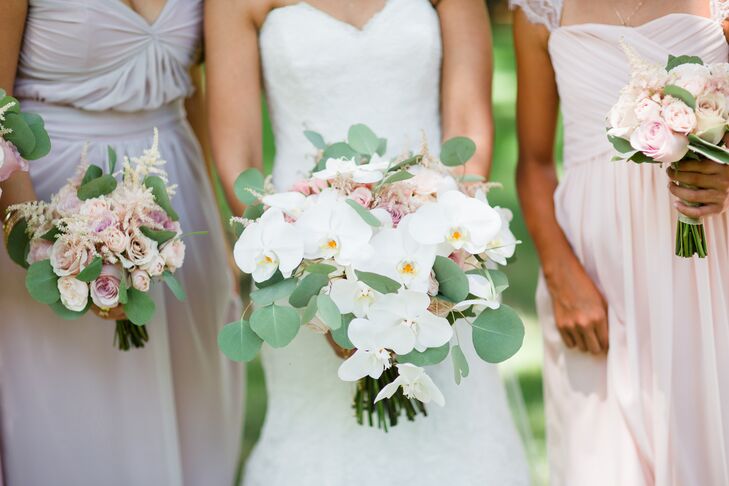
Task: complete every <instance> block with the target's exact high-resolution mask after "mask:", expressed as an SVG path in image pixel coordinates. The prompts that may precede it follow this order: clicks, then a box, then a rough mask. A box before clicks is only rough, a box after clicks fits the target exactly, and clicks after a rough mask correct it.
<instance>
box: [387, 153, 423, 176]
mask: <svg viewBox="0 0 729 486" xmlns="http://www.w3.org/2000/svg"><path fill="white" fill-rule="evenodd" d="M422 160H423V156H422V155H414V156H412V157H409V158H407V159H405V160H403V161H401V162H398V163H397V164H395V165H393V166H392V167H390V168H389V169H388V172H397V171H398V170H401V169H406V168H408V167H410V166H412V165H416V164H419V163H420V162H421V161H422Z"/></svg>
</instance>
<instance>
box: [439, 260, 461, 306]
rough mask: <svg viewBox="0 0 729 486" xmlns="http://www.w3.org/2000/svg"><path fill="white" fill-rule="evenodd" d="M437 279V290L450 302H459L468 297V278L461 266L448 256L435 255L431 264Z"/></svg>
mask: <svg viewBox="0 0 729 486" xmlns="http://www.w3.org/2000/svg"><path fill="white" fill-rule="evenodd" d="M433 271H435V278H436V280H438V287H439V290H438V292H439V293H440V294H441V295H443V296H444V297H445V298H446V299H448V300H450V301H451V302H461V301H463V300H465V299H466V297H468V278H467V277H466V274H465V273H464V272H463V270H462V269H461V267H459V266H458V264H457V263H456V262H454V261H453V260H451V259H450V258H446V257H443V256H440V255H439V256H437V257H435V264H434V265H433Z"/></svg>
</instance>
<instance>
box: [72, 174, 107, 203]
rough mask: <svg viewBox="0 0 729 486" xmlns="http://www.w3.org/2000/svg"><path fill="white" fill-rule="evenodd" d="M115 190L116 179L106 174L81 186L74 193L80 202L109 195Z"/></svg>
mask: <svg viewBox="0 0 729 486" xmlns="http://www.w3.org/2000/svg"><path fill="white" fill-rule="evenodd" d="M114 189H116V179H114V177H113V176H111V175H109V174H106V175H102V176H101V177H97V178H95V179H92V180H90V181H89V182H87V183H85V184H82V185H81V186H80V187H79V188H78V191H77V193H76V195H77V196H78V198H79V199H80V200H82V201H85V200H87V199H92V198H95V197H99V196H105V195H107V194H111V193H112V192H114Z"/></svg>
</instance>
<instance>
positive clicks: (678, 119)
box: [661, 96, 696, 135]
mask: <svg viewBox="0 0 729 486" xmlns="http://www.w3.org/2000/svg"><path fill="white" fill-rule="evenodd" d="M663 103H664V105H663V108H662V109H661V117H662V118H663V120H665V122H666V125H667V126H668V128H670V129H671V130H673V131H674V132H678V133H681V134H683V135H688V134H689V133H691V132H692V131H693V130H694V128H696V114H695V113H694V110H692V109H691V108H690V107H689V106H688V105H687V104H686V103H684V102H683V101H681V100H679V99H677V98H674V97H672V96H667V97H666V98H665V99H664V100H663Z"/></svg>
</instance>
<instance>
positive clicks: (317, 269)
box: [306, 263, 337, 275]
mask: <svg viewBox="0 0 729 486" xmlns="http://www.w3.org/2000/svg"><path fill="white" fill-rule="evenodd" d="M336 269H337V267H335V266H334V265H328V264H326V263H312V264H311V265H309V266H308V267H306V271H307V272H309V273H323V274H324V275H329V274H330V273H332V272H334V271H336Z"/></svg>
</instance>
